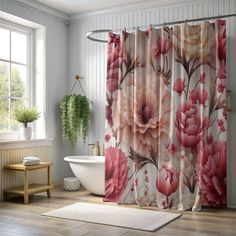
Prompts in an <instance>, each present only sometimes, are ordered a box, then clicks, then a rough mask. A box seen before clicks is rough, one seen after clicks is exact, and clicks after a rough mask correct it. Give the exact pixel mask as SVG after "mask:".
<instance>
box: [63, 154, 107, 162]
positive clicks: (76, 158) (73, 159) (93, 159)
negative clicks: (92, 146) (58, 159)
mask: <svg viewBox="0 0 236 236" xmlns="http://www.w3.org/2000/svg"><path fill="white" fill-rule="evenodd" d="M82 158H84V159H82ZM85 158H90V159H85ZM64 161H66V162H69V163H91V164H92V163H93V164H104V163H105V156H85V155H84V156H82V155H81V156H66V157H64Z"/></svg>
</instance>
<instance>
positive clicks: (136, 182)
mask: <svg viewBox="0 0 236 236" xmlns="http://www.w3.org/2000/svg"><path fill="white" fill-rule="evenodd" d="M135 186H136V187H138V179H137V178H136V179H135Z"/></svg>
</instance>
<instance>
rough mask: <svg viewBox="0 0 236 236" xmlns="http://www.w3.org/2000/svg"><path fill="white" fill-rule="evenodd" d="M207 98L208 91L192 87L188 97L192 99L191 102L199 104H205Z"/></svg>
mask: <svg viewBox="0 0 236 236" xmlns="http://www.w3.org/2000/svg"><path fill="white" fill-rule="evenodd" d="M207 98H208V93H207V91H206V90H205V89H203V88H198V89H193V90H191V91H190V94H189V99H190V100H191V101H192V103H193V104H197V102H199V104H201V105H203V106H205V103H206V101H207Z"/></svg>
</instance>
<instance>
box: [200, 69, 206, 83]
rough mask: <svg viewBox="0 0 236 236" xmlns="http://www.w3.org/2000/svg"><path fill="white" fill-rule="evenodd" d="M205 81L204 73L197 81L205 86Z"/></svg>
mask: <svg viewBox="0 0 236 236" xmlns="http://www.w3.org/2000/svg"><path fill="white" fill-rule="evenodd" d="M205 79H206V74H205V72H204V73H202V74H201V76H200V79H199V82H200V83H201V84H205V83H206V81H205Z"/></svg>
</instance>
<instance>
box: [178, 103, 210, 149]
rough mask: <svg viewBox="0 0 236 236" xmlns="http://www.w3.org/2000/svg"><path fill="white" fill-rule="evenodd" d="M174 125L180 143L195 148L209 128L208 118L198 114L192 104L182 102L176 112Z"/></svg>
mask: <svg viewBox="0 0 236 236" xmlns="http://www.w3.org/2000/svg"><path fill="white" fill-rule="evenodd" d="M175 125H176V128H177V129H176V136H177V138H178V140H179V142H180V144H181V145H183V146H184V147H189V148H195V147H196V145H197V144H198V143H199V142H200V140H201V137H202V135H203V134H204V132H205V131H206V130H207V129H208V128H209V125H210V120H209V119H208V117H203V116H202V115H200V114H199V111H198V109H197V107H196V106H195V105H194V104H191V103H189V102H184V103H182V104H181V105H180V107H179V108H178V110H177V112H176V121H175Z"/></svg>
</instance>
